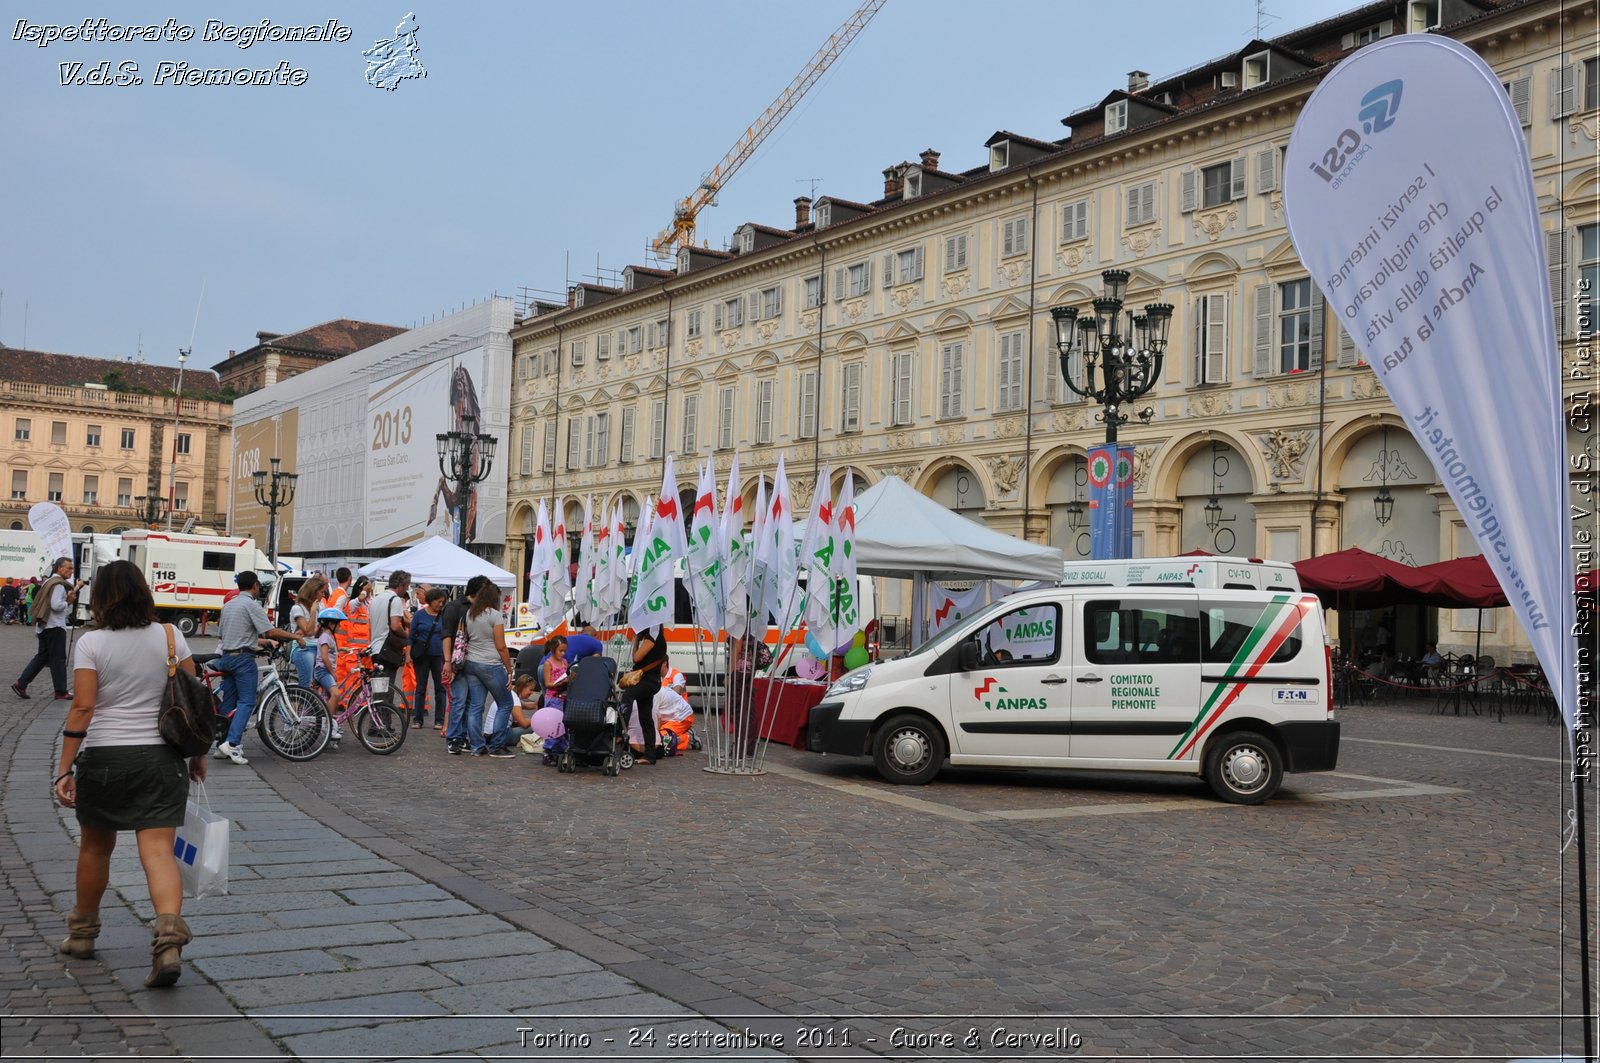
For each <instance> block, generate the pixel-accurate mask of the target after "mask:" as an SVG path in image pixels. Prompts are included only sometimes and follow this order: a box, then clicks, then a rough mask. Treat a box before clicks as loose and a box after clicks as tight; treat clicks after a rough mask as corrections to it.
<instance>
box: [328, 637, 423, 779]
mask: <svg viewBox="0 0 1600 1063" xmlns="http://www.w3.org/2000/svg"><path fill="white" fill-rule="evenodd" d="M345 652H346V653H354V654H356V657H357V662H358V663H357V666H356V668H355V669H353V670H352V671H351V672H350V674H349V675H347V676H345V678H344V681H343V682H341V683H340V684H339V685H338V687H337V688H335V690H334V704H338V705H343V706H344V708H342V709H339V710H336V711H335V712H334V713H333V722H334V724H335V725H339V726H342V725H343V724H344V723H345V721H347V720H349V719H351V718H352V717H354V718H355V724H354V725H353V729H354V731H355V736H356V741H358V742H360V743H361V745H362V747H363V748H364V749H366V751H367V752H368V753H376V754H377V755H379V756H388V755H389V754H390V753H393V752H394V751H395V750H397V749H399V748H400V747H401V746H402V745H404V744H405V741H406V731H407V729H408V727H409V725H410V718H409V713H407V712H405V711H404V710H403V709H401V708H400V707H398V706H396V705H395V704H394V702H393V701H392V700H388V699H379V698H374V697H373V695H374V694H380V695H389V696H390V697H392V696H393V695H392V693H391V692H392V691H393V690H394V687H393V683H394V681H395V679H396V678H398V677H396V676H391V675H387V674H384V675H380V674H378V670H377V667H376V666H375V665H374V664H373V661H372V651H371V650H370V649H366V648H362V649H357V650H346V651H345Z"/></svg>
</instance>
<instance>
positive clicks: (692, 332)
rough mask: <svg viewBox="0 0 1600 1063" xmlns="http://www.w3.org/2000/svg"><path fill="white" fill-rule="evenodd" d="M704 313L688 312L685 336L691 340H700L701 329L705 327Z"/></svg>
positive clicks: (698, 311)
mask: <svg viewBox="0 0 1600 1063" xmlns="http://www.w3.org/2000/svg"><path fill="white" fill-rule="evenodd" d="M705 320H706V312H705V311H704V310H691V311H689V320H688V330H687V335H688V337H689V339H691V340H697V339H699V338H700V332H701V329H702V328H703V327H704V325H705Z"/></svg>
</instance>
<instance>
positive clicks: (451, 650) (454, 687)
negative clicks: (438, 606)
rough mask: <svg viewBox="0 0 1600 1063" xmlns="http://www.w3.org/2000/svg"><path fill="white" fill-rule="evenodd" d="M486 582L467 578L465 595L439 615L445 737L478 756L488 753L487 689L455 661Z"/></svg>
mask: <svg viewBox="0 0 1600 1063" xmlns="http://www.w3.org/2000/svg"><path fill="white" fill-rule="evenodd" d="M487 582H488V577H487V576H473V577H472V578H471V579H470V580H468V581H467V594H466V597H464V598H454V599H452V600H451V601H450V604H448V605H446V606H445V607H444V610H443V611H442V612H441V613H440V614H439V628H440V630H441V631H442V632H443V633H444V639H443V649H444V667H443V668H442V669H441V671H442V672H443V673H444V683H445V688H446V689H447V690H449V691H450V722H449V726H448V727H447V728H446V730H445V735H444V740H445V749H446V750H448V751H449V752H451V753H464V752H466V750H467V749H468V748H469V747H470V748H471V749H472V752H473V754H474V755H476V756H481V755H482V754H483V752H485V750H484V746H485V742H484V738H483V699H484V695H485V694H486V693H487V692H486V691H485V690H484V689H483V684H482V683H480V682H478V680H476V679H474V678H473V677H472V676H470V675H468V674H467V671H466V669H465V668H462V669H459V670H458V669H456V668H455V666H454V664H453V661H454V659H455V657H454V654H455V643H456V635H457V633H458V632H460V630H461V627H462V625H463V624H464V623H465V622H466V619H467V610H468V609H470V608H471V607H472V596H473V595H474V594H477V593H478V591H479V590H481V589H482V587H483V585H484V584H485V583H487Z"/></svg>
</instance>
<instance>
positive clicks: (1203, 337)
mask: <svg viewBox="0 0 1600 1063" xmlns="http://www.w3.org/2000/svg"><path fill="white" fill-rule="evenodd" d="M1193 379H1194V383H1195V384H1222V383H1226V382H1227V379H1228V294H1227V293H1226V292H1218V293H1216V294H1215V295H1202V296H1200V297H1199V298H1198V299H1196V300H1195V324H1194V369H1193Z"/></svg>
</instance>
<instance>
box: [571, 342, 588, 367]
mask: <svg viewBox="0 0 1600 1063" xmlns="http://www.w3.org/2000/svg"><path fill="white" fill-rule="evenodd" d="M567 350H568V357H570V358H571V360H572V364H573V365H582V364H583V363H584V362H586V361H588V359H589V344H588V342H587V341H585V340H573V341H572V342H571V343H570V344H568V345H567Z"/></svg>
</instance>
